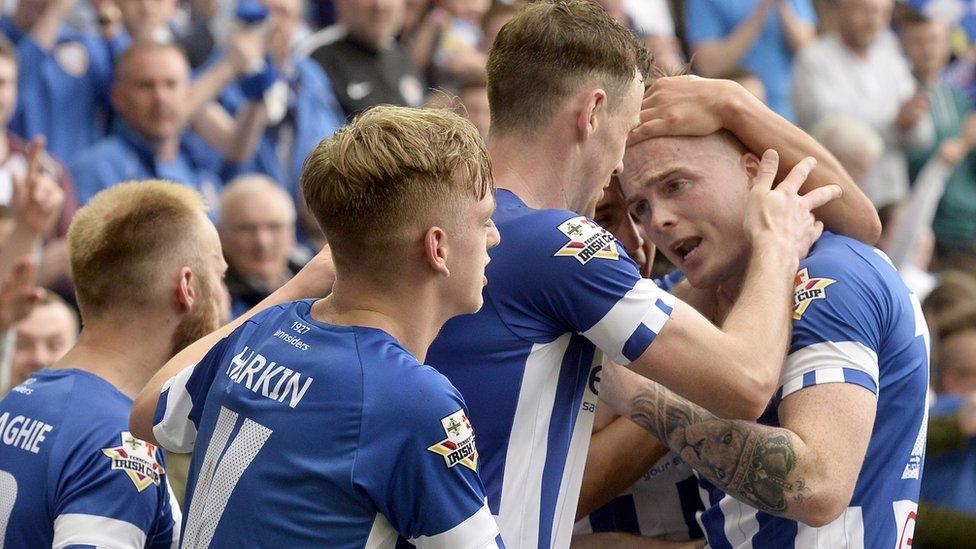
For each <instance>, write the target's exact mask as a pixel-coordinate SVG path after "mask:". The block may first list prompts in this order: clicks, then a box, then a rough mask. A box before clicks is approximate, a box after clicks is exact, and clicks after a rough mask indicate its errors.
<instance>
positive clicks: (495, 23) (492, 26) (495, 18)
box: [481, 0, 521, 52]
mask: <svg viewBox="0 0 976 549" xmlns="http://www.w3.org/2000/svg"><path fill="white" fill-rule="evenodd" d="M520 6H521V1H520V0H515V1H513V2H500V1H496V2H494V3H492V5H491V7H490V8H488V11H487V12H485V17H484V19H482V24H481V26H482V28H483V29H484V31H485V42H484V44H483V45H482V46H481V49H482V50H483V51H485V52H488V50H490V49H491V45H492V44H494V43H495V37H496V36H498V31H500V30H501V29H502V27H504V26H505V23H508V21H509V20H510V19H511V18H512V17H515V14H516V13H518V11H519V7H520Z"/></svg>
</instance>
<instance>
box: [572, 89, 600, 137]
mask: <svg viewBox="0 0 976 549" xmlns="http://www.w3.org/2000/svg"><path fill="white" fill-rule="evenodd" d="M582 101H583V102H582V105H580V107H581V108H580V110H579V115H578V116H577V118H576V131H577V133H578V135H579V139H580V141H586V140H587V139H589V138H590V136H591V135H593V132H595V131H596V129H597V126H598V125H599V124H601V123H605V117H606V113H607V92H605V91H603V90H601V89H599V88H597V89H595V90H590V91H589V92H587V93H586V95H585V96H583V99H582Z"/></svg>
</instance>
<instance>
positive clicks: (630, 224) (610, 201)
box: [593, 178, 654, 273]
mask: <svg viewBox="0 0 976 549" xmlns="http://www.w3.org/2000/svg"><path fill="white" fill-rule="evenodd" d="M593 220H594V221H596V222H597V223H598V224H599V225H600V226H601V227H603V228H604V229H606V230H608V231H610V234H612V235H613V236H615V237H616V238H617V240H619V241H620V243H621V244H623V246H624V249H625V250H626V251H627V255H628V256H630V258H631V259H633V260H634V262H635V263H637V268H638V269H639V270H640V271H641V272H642V273H643V272H646V271H647V263H648V261H650V260H651V259H653V255H654V247H653V246H650V249H648V245H647V244H648V243H647V242H646V241H645V238H644V229H642V228H641V227H640V226H639V225H638V224H637V219H636V218H635V217H634V216H633V214H631V213H630V210H628V209H627V201H626V200H625V199H624V194H623V191H622V190H621V189H620V182H619V181H618V180H617V179H616V178H614V179H613V180H612V181H611V182H610V186H609V187H607V188H606V189H605V190H604V191H603V198H601V199H600V202H599V203H597V205H596V214H595V215H594V216H593Z"/></svg>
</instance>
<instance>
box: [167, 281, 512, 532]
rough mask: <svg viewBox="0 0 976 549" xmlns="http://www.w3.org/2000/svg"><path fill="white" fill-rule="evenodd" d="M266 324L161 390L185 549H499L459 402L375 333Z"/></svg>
mask: <svg viewBox="0 0 976 549" xmlns="http://www.w3.org/2000/svg"><path fill="white" fill-rule="evenodd" d="M313 302H314V301H312V300H308V301H297V302H293V303H287V304H283V305H278V306H275V307H272V308H269V309H268V310H266V311H263V312H261V313H259V314H257V315H255V316H254V317H252V318H251V319H250V320H248V321H247V322H245V323H244V324H243V325H241V326H240V327H239V328H238V329H237V330H235V331H234V332H233V333H231V335H229V336H228V337H226V338H225V339H223V340H222V341H221V342H220V343H218V344H217V345H216V346H214V347H213V348H212V349H211V350H210V352H209V353H208V354H207V355H206V357H205V358H204V359H203V360H202V361H201V362H200V363H198V364H196V365H195V366H191V367H188V368H186V369H185V370H183V371H182V372H181V373H179V374H178V375H176V376H174V377H173V378H172V379H170V380H169V382H167V384H166V385H165V387H164V390H163V392H162V394H161V395H160V399H159V404H158V407H157V410H156V417H155V420H154V427H153V433H154V434H155V436H156V439H157V440H158V441H159V443H160V444H161V445H162V446H163V447H164V448H166V449H167V450H170V451H174V452H188V451H191V450H193V458H192V460H191V464H190V472H189V479H188V482H187V496H186V513H185V514H186V519H185V524H184V528H183V546H184V547H234V548H237V547H245V546H249V547H276V546H277V547H313V546H314V547H350V548H351V547H364V546H365V547H369V548H374V547H393V546H394V545H396V544H397V542H398V535H399V536H402V537H403V538H405V539H407V540H409V541H410V542H411V543H413V544H414V545H416V546H417V547H457V548H465V547H472V548H480V547H496V543H499V542H498V541H497V540H496V538H497V536H498V527H497V525H496V524H495V521H494V519H493V517H492V516H491V514H490V513H489V511H488V507H487V505H486V503H485V489H484V486H483V485H482V483H481V480H480V478H479V477H478V473H477V469H478V451H477V449H476V448H475V444H474V433H473V432H472V429H471V424H470V422H469V421H468V418H467V410H466V409H465V406H464V401H463V400H462V399H461V396H460V395H459V394H458V392H457V390H456V389H454V387H453V386H451V384H450V382H448V381H447V379H445V378H444V376H442V375H441V374H439V373H437V371H435V370H434V369H433V368H430V367H429V366H425V365H422V364H419V363H418V362H417V360H416V358H414V357H413V356H412V355H411V354H410V353H409V352H408V351H407V350H406V349H405V348H404V347H402V346H401V345H400V344H399V343H398V342H397V341H396V340H395V339H394V338H393V337H392V336H390V335H389V334H387V333H386V332H383V331H381V330H377V329H373V328H363V327H355V326H334V325H329V324H325V323H322V322H319V321H317V320H315V319H314V318H312V316H311V314H310V309H311V306H312V303H313Z"/></svg>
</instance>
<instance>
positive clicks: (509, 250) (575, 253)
mask: <svg viewBox="0 0 976 549" xmlns="http://www.w3.org/2000/svg"><path fill="white" fill-rule="evenodd" d="M495 196H496V202H497V207H496V210H495V215H494V216H493V219H494V221H495V224H496V226H497V227H498V231H499V233H500V235H501V243H500V244H499V246H498V247H497V248H496V249H495V250H494V253H493V254H492V259H493V260H494V259H495V257H496V255H497V256H499V257H501V258H508V259H510V260H513V261H518V262H520V263H521V264H523V265H524V266H525V267H526V268H536V269H543V270H550V269H559V268H560V267H564V268H573V267H575V266H580V265H581V266H586V265H599V264H601V263H604V262H600V261H596V260H598V259H603V260H611V261H617V260H619V259H621V258H626V254H624V253H623V252H622V251H621V248H620V246H619V245H618V244H617V240H616V238H614V236H613V235H612V234H610V232H609V231H607V230H606V229H604V228H603V227H601V226H600V225H599V224H597V223H596V222H595V221H593V220H592V219H590V218H588V217H586V216H583V215H579V214H577V213H575V212H571V211H567V210H554V209H534V208H530V207H528V206H526V205H525V204H524V203H523V202H522V201H521V200H520V199H519V198H518V197H517V196H515V195H514V194H513V193H511V192H509V191H506V190H499V191H497V192H496V194H495Z"/></svg>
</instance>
